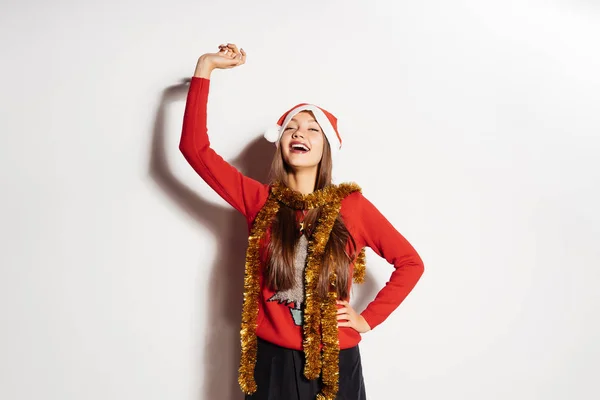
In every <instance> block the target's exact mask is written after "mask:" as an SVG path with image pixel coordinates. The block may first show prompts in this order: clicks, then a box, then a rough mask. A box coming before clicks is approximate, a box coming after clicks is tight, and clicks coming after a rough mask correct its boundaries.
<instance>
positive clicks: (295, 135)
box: [292, 128, 304, 139]
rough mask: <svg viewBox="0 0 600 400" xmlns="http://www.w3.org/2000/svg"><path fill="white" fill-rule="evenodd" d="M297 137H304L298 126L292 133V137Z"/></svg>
mask: <svg viewBox="0 0 600 400" xmlns="http://www.w3.org/2000/svg"><path fill="white" fill-rule="evenodd" d="M299 137H301V138H304V135H303V134H302V132H300V128H298V129H296V130H295V131H294V133H292V138H294V139H295V138H299Z"/></svg>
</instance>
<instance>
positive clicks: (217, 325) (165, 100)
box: [149, 79, 376, 400]
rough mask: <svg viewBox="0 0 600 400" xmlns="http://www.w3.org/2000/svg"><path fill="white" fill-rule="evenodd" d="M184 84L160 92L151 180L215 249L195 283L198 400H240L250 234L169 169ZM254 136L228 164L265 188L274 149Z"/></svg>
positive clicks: (370, 290)
mask: <svg viewBox="0 0 600 400" xmlns="http://www.w3.org/2000/svg"><path fill="white" fill-rule="evenodd" d="M188 83H189V79H187V80H185V81H183V82H182V83H181V84H178V85H174V86H171V87H168V88H167V89H165V90H164V91H163V94H162V97H161V101H160V104H159V107H158V110H157V113H156V119H155V123H154V128H153V132H152V146H151V154H150V166H149V174H150V176H151V178H152V179H153V180H154V181H155V182H156V184H157V185H158V186H159V187H160V188H161V189H162V190H163V191H164V192H165V193H166V194H167V195H168V196H169V198H170V199H171V200H172V201H173V202H174V203H175V204H177V205H178V206H179V207H180V208H181V209H182V210H183V211H184V212H185V213H186V214H188V215H189V216H190V217H192V218H194V219H195V220H196V221H197V222H198V223H199V224H201V225H203V226H205V227H207V228H208V229H209V230H210V231H211V232H212V234H213V235H214V236H215V239H216V246H217V249H216V258H215V260H214V262H213V265H212V266H211V267H210V269H209V268H207V266H206V265H202V264H201V265H199V268H200V269H201V270H202V271H207V274H200V278H199V279H203V280H204V279H206V278H207V277H208V279H209V282H208V285H205V284H204V283H203V284H202V286H206V287H208V290H209V292H208V293H206V294H205V293H198V301H199V302H204V300H205V299H207V300H206V302H205V303H204V307H203V312H204V313H205V316H204V318H205V320H206V321H209V323H208V324H207V325H206V326H205V329H206V331H205V335H203V336H204V340H205V343H204V349H203V354H204V356H203V359H202V361H201V362H200V363H199V365H201V366H202V371H203V372H204V376H203V379H202V388H203V389H202V391H201V393H199V400H205V399H222V400H240V399H243V397H244V396H243V394H242V392H241V391H240V389H239V386H238V383H237V370H238V364H239V356H240V340H239V329H240V323H241V311H242V300H243V284H244V259H245V253H246V247H247V241H248V228H247V225H246V222H245V220H244V218H243V217H242V216H241V215H238V212H237V211H236V210H234V209H233V208H231V207H228V206H227V207H222V206H219V205H215V204H213V203H211V202H209V201H206V200H205V199H203V198H202V197H201V196H199V195H198V194H197V193H196V192H194V191H193V190H192V189H190V188H189V187H188V186H186V185H184V184H183V183H182V182H180V181H179V180H178V179H177V177H176V176H175V175H174V174H173V173H172V172H171V170H170V168H169V165H168V163H167V157H166V151H165V134H166V133H165V128H164V126H165V124H164V122H165V113H166V110H167V109H168V108H169V105H170V104H171V103H174V102H177V101H181V100H185V98H186V96H187V92H188V87H189V86H188ZM182 118H183V116H182ZM257 136H258V138H257V139H255V140H253V141H252V142H251V143H250V144H249V145H248V146H247V147H246V148H245V149H244V150H243V151H242V152H241V153H240V155H239V156H238V157H237V158H236V159H235V160H233V161H231V164H232V165H234V166H235V167H236V168H238V169H239V170H240V171H241V172H242V173H243V174H244V175H247V176H249V177H251V178H254V179H256V180H258V181H261V182H266V181H267V175H268V171H269V167H270V163H271V158H272V155H273V144H272V143H269V142H267V141H266V140H264V139H263V138H262V135H257ZM169 151H171V150H169ZM181 157H183V155H182V156H181ZM190 168H191V167H190ZM198 179H199V180H201V178H200V177H198ZM200 256H201V255H200ZM366 278H367V279H366V283H365V284H364V285H363V287H361V288H360V289H358V290H356V291H355V298H354V299H353V301H352V303H353V304H354V305H355V306H356V308H357V309H359V310H362V308H364V306H365V305H366V304H368V302H369V301H370V300H371V299H372V296H373V294H374V292H375V290H376V288H375V287H374V280H373V279H372V276H371V275H370V274H369V273H368V270H367V277H366Z"/></svg>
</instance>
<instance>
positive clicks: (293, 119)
mask: <svg viewBox="0 0 600 400" xmlns="http://www.w3.org/2000/svg"><path fill="white" fill-rule="evenodd" d="M292 121H294V122H298V120H297V119H296V117H294V118H292V119H291V121H290V122H292ZM308 122H317V121H316V120H314V119H309V120H308Z"/></svg>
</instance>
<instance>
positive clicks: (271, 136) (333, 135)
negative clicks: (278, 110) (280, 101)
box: [264, 103, 342, 156]
mask: <svg viewBox="0 0 600 400" xmlns="http://www.w3.org/2000/svg"><path fill="white" fill-rule="evenodd" d="M302 111H312V113H313V114H314V116H315V119H316V120H317V123H318V124H319V126H321V129H322V130H323V133H324V134H325V137H326V138H327V141H328V142H329V146H330V147H331V153H332V156H335V154H336V153H337V152H338V151H339V150H341V148H342V138H341V136H340V134H339V132H338V123H337V118H336V117H335V116H334V115H333V114H331V113H330V112H329V111H327V110H325V109H323V108H321V107H318V106H316V105H314V104H308V103H301V104H298V105H295V106H294V107H292V108H291V109H289V110H288V111H286V112H285V113H284V114H283V115H282V116H281V117H280V118H279V121H277V125H276V126H274V127H272V128H269V129H267V130H266V131H265V133H264V137H265V139H267V140H268V141H269V142H272V143H275V145H276V146H279V139H281V136H282V135H283V131H284V129H285V127H286V126H287V125H288V124H289V122H290V121H291V120H292V118H294V116H295V115H296V114H298V113H300V112H302Z"/></svg>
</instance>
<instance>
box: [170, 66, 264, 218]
mask: <svg viewBox="0 0 600 400" xmlns="http://www.w3.org/2000/svg"><path fill="white" fill-rule="evenodd" d="M209 87H210V80H208V79H204V78H199V77H192V81H191V82H190V87H189V90H188V95H187V102H186V106H185V113H184V117H183V127H182V133H181V141H180V143H179V149H180V150H181V152H182V153H183V156H184V157H185V159H186V160H187V161H188V163H189V164H190V165H191V166H192V168H194V170H195V171H196V172H197V173H198V175H200V176H201V177H202V179H204V180H205V181H206V183H208V185H209V186H210V187H211V188H212V189H214V190H215V191H216V192H217V193H218V194H219V195H220V196H221V197H222V198H223V199H224V200H225V201H226V202H228V203H229V204H230V205H231V206H232V207H234V208H235V209H236V210H238V211H239V212H241V213H242V214H243V215H244V216H245V217H246V218H247V219H249V220H250V219H253V217H254V216H255V214H256V213H257V212H258V210H259V209H260V207H262V205H263V203H264V201H265V200H266V198H267V196H268V186H267V185H264V184H262V183H260V182H258V181H255V180H254V179H251V178H249V177H247V176H244V175H243V174H242V173H240V172H239V171H238V170H237V169H236V168H235V167H233V166H232V165H230V164H229V163H228V162H226V161H225V160H223V158H222V157H221V156H219V155H218V154H217V153H216V152H215V151H214V150H213V149H212V148H211V147H210V141H209V139H208V130H207V125H206V121H207V115H206V110H207V104H208V92H209Z"/></svg>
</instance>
